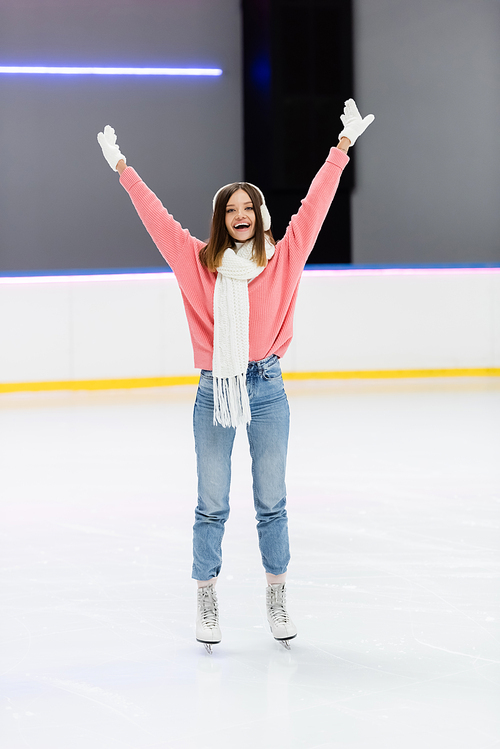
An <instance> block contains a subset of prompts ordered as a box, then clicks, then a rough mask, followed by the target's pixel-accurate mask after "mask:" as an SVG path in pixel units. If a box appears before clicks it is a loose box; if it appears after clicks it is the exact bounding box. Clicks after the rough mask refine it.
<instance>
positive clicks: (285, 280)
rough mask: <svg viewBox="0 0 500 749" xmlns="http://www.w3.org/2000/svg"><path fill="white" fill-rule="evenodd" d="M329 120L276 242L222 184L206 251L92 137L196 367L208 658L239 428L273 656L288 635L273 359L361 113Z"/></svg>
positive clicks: (256, 213) (363, 123)
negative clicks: (297, 203)
mask: <svg viewBox="0 0 500 749" xmlns="http://www.w3.org/2000/svg"><path fill="white" fill-rule="evenodd" d="M341 120H342V123H343V125H344V128H343V130H342V132H341V133H340V135H339V142H338V145H337V147H335V148H331V149H330V153H329V154H328V157H327V159H326V161H325V163H324V164H323V166H322V167H321V169H320V170H319V172H318V174H317V175H316V177H315V178H314V180H313V182H312V184H311V187H310V188H309V191H308V193H307V195H306V197H305V198H304V200H303V201H302V205H301V207H300V209H299V211H298V213H297V214H296V215H295V216H293V217H292V219H291V221H290V224H289V226H288V229H287V231H286V233H285V236H284V237H283V239H281V240H280V241H279V242H275V240H274V238H273V236H272V233H271V217H270V215H269V211H268V210H267V207H266V204H265V200H264V196H263V195H262V193H261V191H260V190H259V189H258V188H257V187H256V186H255V185H252V184H250V183H248V182H233V183H231V184H229V185H225V186H224V187H222V188H221V189H220V190H219V191H218V192H217V193H216V195H215V198H214V201H213V217H212V225H211V231H210V239H209V241H208V243H207V244H206V243H204V242H201V241H200V240H198V239H195V238H194V237H192V236H191V234H190V233H189V232H188V231H187V229H183V228H182V227H181V225H180V224H179V223H178V222H177V221H175V220H174V218H173V217H172V216H171V215H170V214H169V213H168V211H167V210H166V209H165V208H164V207H163V205H162V204H161V202H160V200H158V198H157V197H156V195H154V193H153V192H151V190H150V189H149V188H148V187H146V185H145V184H144V182H143V181H142V180H141V178H140V177H139V175H138V174H137V173H136V172H135V171H134V170H133V169H132V168H131V167H128V166H127V164H126V160H125V158H124V156H123V154H122V153H121V152H120V149H119V148H118V145H117V143H116V135H115V131H114V130H113V128H111V127H109V126H106V128H105V129H104V132H102V133H99V135H98V136H97V138H98V141H99V143H100V145H101V147H102V150H103V153H104V156H105V158H106V159H107V161H108V163H109V165H110V166H111V168H112V169H114V170H115V171H117V172H119V174H120V182H121V184H122V185H123V187H124V188H125V189H126V190H127V192H128V194H129V195H130V198H131V199H132V202H133V204H134V206H135V208H136V209H137V212H138V213H139V216H140V217H141V219H142V221H143V223H144V225H145V227H146V229H147V230H148V231H149V233H150V235H151V237H152V239H153V241H154V242H155V244H156V246H157V247H158V249H159V250H160V252H161V253H162V255H163V257H164V258H165V259H166V261H167V262H168V264H169V265H170V267H171V268H172V270H173V272H174V274H175V276H176V278H177V281H178V283H179V286H180V289H181V292H182V297H183V301H184V306H185V310H186V315H187V318H188V323H189V330H190V333H191V340H192V344H193V349H194V357H195V366H196V367H199V368H200V369H201V376H200V383H199V387H198V392H197V396H196V402H195V405H194V417H193V425H194V438H195V449H196V457H197V467H198V505H197V507H196V510H195V524H194V529H193V531H194V532H193V570H192V576H193V578H194V579H195V580H196V581H197V584H198V614H197V622H196V639H197V640H198V641H199V642H202V643H204V644H205V646H206V648H207V650H208V651H209V652H211V647H212V645H214V644H216V643H219V642H220V641H221V631H220V627H219V610H218V603H217V596H216V593H215V583H216V581H217V577H218V575H219V573H220V570H221V566H222V538H223V535H224V527H225V523H226V520H227V519H228V516H229V488H230V479H231V454H232V449H233V443H234V438H235V433H236V427H238V426H240V425H242V426H245V427H246V430H247V435H248V441H249V445H250V453H251V456H252V476H253V492H254V505H255V510H256V513H257V533H258V538H259V547H260V552H261V557H262V563H263V566H264V570H265V573H266V579H267V583H268V586H267V593H266V606H267V618H268V622H269V626H270V629H271V632H272V634H273V636H274V638H275V639H276V640H279V641H280V642H281V643H282V644H284V645H285V647H289V645H288V642H289V640H291V639H293V638H294V637H296V636H297V629H296V627H295V625H294V623H293V622H292V620H291V618H290V616H289V615H288V612H287V608H286V597H285V579H286V572H287V567H288V563H289V561H290V551H289V544H288V517H287V510H286V487H285V467H286V457H287V449H288V430H289V409H288V401H287V397H286V393H285V390H284V386H283V378H282V376H281V367H280V361H279V360H280V357H281V356H283V354H284V353H285V352H286V350H287V349H288V346H289V345H290V342H291V340H292V327H293V315H294V311H295V303H296V299H297V292H298V287H299V283H300V279H301V277H302V270H303V268H304V264H305V262H306V260H307V257H308V256H309V254H310V252H311V250H312V249H313V247H314V243H315V241H316V237H317V236H318V233H319V230H320V228H321V225H322V223H323V221H324V219H325V216H326V214H327V213H328V210H329V208H330V204H331V202H332V200H333V197H334V195H335V193H336V191H337V187H338V184H339V181H340V177H341V175H342V171H343V169H344V167H345V166H346V165H347V163H348V162H349V159H348V157H347V150H348V148H349V146H350V145H351V144H353V143H354V142H355V141H356V139H357V137H358V136H359V135H360V134H361V133H362V132H363V131H364V130H365V129H366V128H367V127H368V125H369V124H370V122H371V121H372V120H373V115H368V116H367V117H365V118H364V119H362V118H361V115H360V114H359V112H358V110H357V107H356V105H355V103H354V101H353V100H352V99H349V100H348V101H347V102H346V104H345V109H344V114H343V115H342V117H341Z"/></svg>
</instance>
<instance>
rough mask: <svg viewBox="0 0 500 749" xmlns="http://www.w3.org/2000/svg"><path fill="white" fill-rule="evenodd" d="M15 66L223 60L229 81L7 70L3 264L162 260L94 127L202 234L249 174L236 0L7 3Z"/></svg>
mask: <svg viewBox="0 0 500 749" xmlns="http://www.w3.org/2000/svg"><path fill="white" fill-rule="evenodd" d="M0 50H1V63H2V64H5V65H13V64H24V65H29V64H32V65H37V64H38V65H40V64H52V65H64V64H66V65H88V64H89V65H92V64H94V65H137V66H147V65H151V66H186V67H191V66H202V67H220V68H222V69H223V70H224V74H223V76H221V77H219V78H197V79H188V78H149V79H145V78H135V79H133V78H103V77H93V78H81V77H78V78H76V77H61V76H57V77H55V76H50V77H41V76H15V77H7V76H0V174H1V179H0V216H1V219H0V271H2V270H23V269H30V268H31V269H57V268H103V267H126V266H139V267H140V266H159V265H161V264H163V260H162V258H161V257H160V255H159V254H158V252H157V250H156V248H155V247H154V245H153V243H152V242H151V240H150V239H149V237H148V236H147V234H146V232H145V230H144V229H143V227H142V224H141V223H140V221H139V220H138V218H137V216H136V214H135V211H134V210H133V208H132V206H131V204H130V201H129V198H128V196H127V195H126V193H125V191H124V190H123V189H122V188H121V187H120V186H119V184H118V182H117V180H118V178H117V175H116V174H115V173H114V172H112V171H111V169H110V168H109V166H108V165H107V163H106V162H105V161H104V159H103V157H102V154H101V150H100V148H99V146H98V143H97V140H96V134H97V132H98V131H99V130H102V128H103V127H104V125H106V124H108V123H109V124H111V125H113V126H114V127H115V129H116V131H117V134H118V138H119V140H118V142H119V144H120V146H121V148H122V151H123V153H125V155H126V156H127V160H128V163H129V164H130V165H132V166H134V167H135V168H136V169H137V171H138V172H139V173H140V174H141V176H142V177H143V178H144V179H145V181H146V182H147V183H148V184H149V186H150V187H151V188H152V189H153V190H154V191H155V192H156V193H157V194H158V195H159V197H160V198H161V199H162V200H163V202H164V204H165V205H166V206H167V207H168V208H169V210H170V211H171V212H172V213H173V215H174V216H175V217H176V218H177V219H178V220H179V221H181V223H183V225H184V226H187V227H188V228H189V229H190V230H191V232H192V233H193V234H194V235H195V236H199V237H200V238H202V239H203V238H205V237H206V236H207V235H208V230H209V220H210V213H211V211H210V208H211V200H212V196H213V194H214V192H215V190H216V189H217V188H218V187H220V186H221V185H223V184H225V183H227V182H230V181H232V180H237V179H241V178H242V163H243V157H242V101H241V28H240V12H239V0H210V2H207V0H164V1H163V2H159V1H158V0H0Z"/></svg>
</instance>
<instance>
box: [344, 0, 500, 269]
mask: <svg viewBox="0 0 500 749" xmlns="http://www.w3.org/2000/svg"><path fill="white" fill-rule="evenodd" d="M354 6H355V28H356V34H355V77H356V97H357V99H358V103H359V106H360V109H362V111H363V113H368V112H373V113H374V114H375V115H376V120H375V122H374V124H373V125H372V126H371V127H370V129H369V130H368V131H367V132H366V133H365V134H364V135H363V137H362V138H360V140H359V141H358V143H357V144H356V146H355V149H356V159H357V162H356V176H357V189H356V193H355V196H354V201H353V245H354V258H353V261H354V262H356V263H406V264H410V263H440V262H442V263H454V262H456V263H462V262H463V263H468V262H477V263H480V262H491V261H493V262H497V263H498V262H500V2H499V1H498V0H418V2H414V1H413V0H404V1H402V0H354Z"/></svg>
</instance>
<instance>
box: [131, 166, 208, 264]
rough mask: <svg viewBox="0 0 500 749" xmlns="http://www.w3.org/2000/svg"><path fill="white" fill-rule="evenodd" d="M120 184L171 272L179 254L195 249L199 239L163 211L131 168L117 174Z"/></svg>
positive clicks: (158, 201)
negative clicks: (188, 248)
mask: <svg viewBox="0 0 500 749" xmlns="http://www.w3.org/2000/svg"><path fill="white" fill-rule="evenodd" d="M120 184H121V185H122V186H123V187H124V188H125V190H126V191H127V192H128V194H129V197H130V199H131V201H132V203H133V204H134V207H135V209H136V211H137V213H138V214H139V217H140V219H141V221H142V223H143V224H144V226H145V227H146V229H147V231H148V233H149V234H150V236H151V238H152V240H153V242H154V243H155V245H156V246H157V247H158V249H159V251H160V252H161V254H162V255H163V257H164V258H165V260H166V261H167V263H168V264H169V265H170V267H171V268H172V270H173V271H174V273H175V270H176V265H177V262H178V261H179V259H180V258H181V256H182V254H183V253H184V252H185V251H186V250H187V247H188V245H191V246H192V247H191V249H193V248H194V249H195V250H199V248H201V247H203V244H204V243H203V242H201V241H200V240H199V239H195V238H194V237H192V236H191V234H190V233H189V231H188V230H187V229H183V228H182V226H181V225H180V224H179V222H178V221H176V220H175V219H174V217H173V216H171V215H170V213H169V212H168V211H167V209H166V208H165V207H164V206H163V205H162V203H161V201H160V200H159V199H158V198H157V197H156V195H155V194H154V192H153V191H152V190H150V189H149V187H147V185H146V184H145V183H144V182H143V181H142V179H141V178H140V177H139V175H138V174H137V172H136V171H135V169H132V167H129V166H128V167H127V168H126V169H125V170H124V171H123V172H122V175H121V177H120Z"/></svg>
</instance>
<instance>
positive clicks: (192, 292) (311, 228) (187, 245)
mask: <svg viewBox="0 0 500 749" xmlns="http://www.w3.org/2000/svg"><path fill="white" fill-rule="evenodd" d="M348 162H349V158H348V156H346V155H345V154H344V153H343V152H342V151H340V149H338V148H332V149H331V151H330V153H329V155H328V158H327V160H326V162H325V163H324V164H323V166H322V167H321V169H320V170H319V172H318V174H317V175H316V176H315V178H314V179H313V181H312V183H311V186H310V188H309V192H308V193H307V196H306V197H305V198H304V200H303V201H302V205H301V207H300V208H299V210H298V212H297V213H296V214H295V215H294V216H293V217H292V219H291V221H290V224H289V225H288V229H287V230H286V233H285V236H284V237H283V239H282V240H281V241H279V242H278V243H277V244H276V248H275V252H274V256H273V257H272V258H271V260H270V261H269V263H268V265H267V267H266V268H265V270H264V271H263V272H262V273H261V274H260V275H259V276H257V278H255V279H254V280H253V281H251V282H250V283H249V284H248V296H249V302H250V328H249V336H250V341H249V343H250V353H249V355H250V361H259V360H261V359H265V358H266V357H267V356H270V355H271V354H276V355H277V356H279V357H281V356H283V354H284V353H285V351H286V350H287V348H288V346H289V345H290V341H291V340H292V334H293V313H294V310H295V303H296V300H297V292H298V288H299V282H300V279H301V275H302V270H303V268H304V265H305V262H306V260H307V257H308V256H309V254H310V252H311V250H312V249H313V247H314V243H315V241H316V237H317V236H318V233H319V230H320V229H321V226H322V224H323V221H324V219H325V216H326V214H327V212H328V209H329V208H330V204H331V202H332V200H333V197H334V195H335V192H336V190H337V187H338V184H339V180H340V176H341V174H342V171H343V169H344V167H345V166H346V165H347V163H348ZM120 182H121V184H122V185H123V187H124V188H125V190H127V192H128V194H129V195H130V198H131V200H132V202H133V204H134V206H135V208H136V210H137V213H138V214H139V216H140V218H141V219H142V222H143V224H144V226H145V227H146V229H147V230H148V232H149V234H150V235H151V237H152V239H153V241H154V243H155V244H156V246H157V247H158V249H159V250H160V252H161V254H162V255H163V257H164V258H165V260H166V261H167V263H168V264H169V265H170V267H171V268H172V270H173V272H174V274H175V276H176V278H177V282H178V284H179V287H180V290H181V294H182V298H183V301H184V307H185V310H186V315H187V320H188V324H189V331H190V333H191V341H192V344H193V351H194V366H195V367H196V368H198V369H212V354H213V338H214V312H213V296H214V288H215V280H216V277H217V274H216V273H212V272H211V271H209V270H207V269H206V268H204V267H203V266H202V265H201V263H200V261H199V258H198V253H199V251H200V248H201V247H203V246H204V245H205V242H202V241H201V240H199V239H195V238H194V237H192V236H191V234H190V233H189V231H188V230H187V229H183V228H182V226H181V225H180V224H179V223H178V222H177V221H175V219H174V218H173V217H172V216H171V215H170V214H169V213H168V211H167V210H166V208H164V207H163V205H162V204H161V202H160V200H158V198H157V197H156V195H155V194H154V193H153V192H152V191H151V190H150V189H149V188H148V187H147V186H146V185H145V184H144V182H143V181H142V180H141V178H140V177H139V175H138V174H137V172H136V171H135V170H134V169H132V168H131V167H127V168H126V169H125V170H124V171H123V173H122V175H121V177H120Z"/></svg>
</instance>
